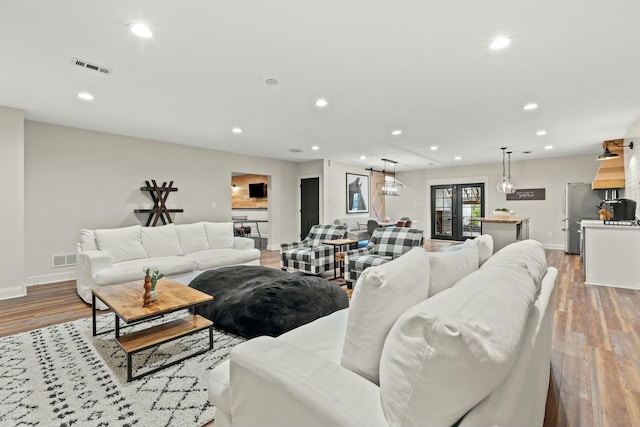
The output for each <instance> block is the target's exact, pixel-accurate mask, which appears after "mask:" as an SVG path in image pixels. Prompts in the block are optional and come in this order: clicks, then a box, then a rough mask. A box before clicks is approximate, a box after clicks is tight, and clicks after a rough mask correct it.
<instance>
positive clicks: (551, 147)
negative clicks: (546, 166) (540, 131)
mask: <svg viewBox="0 0 640 427" xmlns="http://www.w3.org/2000/svg"><path fill="white" fill-rule="evenodd" d="M544 149H545V150H553V145H545V146H544Z"/></svg>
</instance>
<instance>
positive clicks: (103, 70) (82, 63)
mask: <svg viewBox="0 0 640 427" xmlns="http://www.w3.org/2000/svg"><path fill="white" fill-rule="evenodd" d="M71 62H72V63H73V64H76V65H77V66H78V67H82V68H87V69H89V70H93V71H98V72H100V73H102V74H111V73H113V69H112V68H107V67H103V66H102V65H97V64H93V63H91V62H88V61H85V60H84V59H80V58H71Z"/></svg>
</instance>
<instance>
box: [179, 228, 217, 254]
mask: <svg viewBox="0 0 640 427" xmlns="http://www.w3.org/2000/svg"><path fill="white" fill-rule="evenodd" d="M176 233H178V240H179V241H180V247H181V248H182V253H183V254H185V255H186V254H191V253H194V252H198V251H206V250H207V249H209V242H208V241H207V233H206V232H205V231H204V223H203V222H196V223H193V224H177V225H176Z"/></svg>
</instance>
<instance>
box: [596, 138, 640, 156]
mask: <svg viewBox="0 0 640 427" xmlns="http://www.w3.org/2000/svg"><path fill="white" fill-rule="evenodd" d="M620 141H622V140H620ZM609 144H611V145H613V146H614V147H619V148H629V149H630V150H633V141H631V142H629V145H624V142H622V143H620V142H619V141H617V140H612V141H605V142H603V143H602V146H603V147H604V153H602V154H600V155H599V156H598V157H596V160H611V159H616V158H618V157H620V154H618V153H615V152H611V151H610V150H609Z"/></svg>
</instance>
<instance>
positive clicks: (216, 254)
mask: <svg viewBox="0 0 640 427" xmlns="http://www.w3.org/2000/svg"><path fill="white" fill-rule="evenodd" d="M185 256H186V257H187V258H189V259H192V260H194V261H195V262H196V263H197V268H198V270H209V269H211V268H218V267H225V266H228V265H237V264H245V263H247V262H251V261H256V260H259V259H260V250H259V249H245V250H237V249H209V250H206V251H200V252H194V253H192V254H187V255H185Z"/></svg>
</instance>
